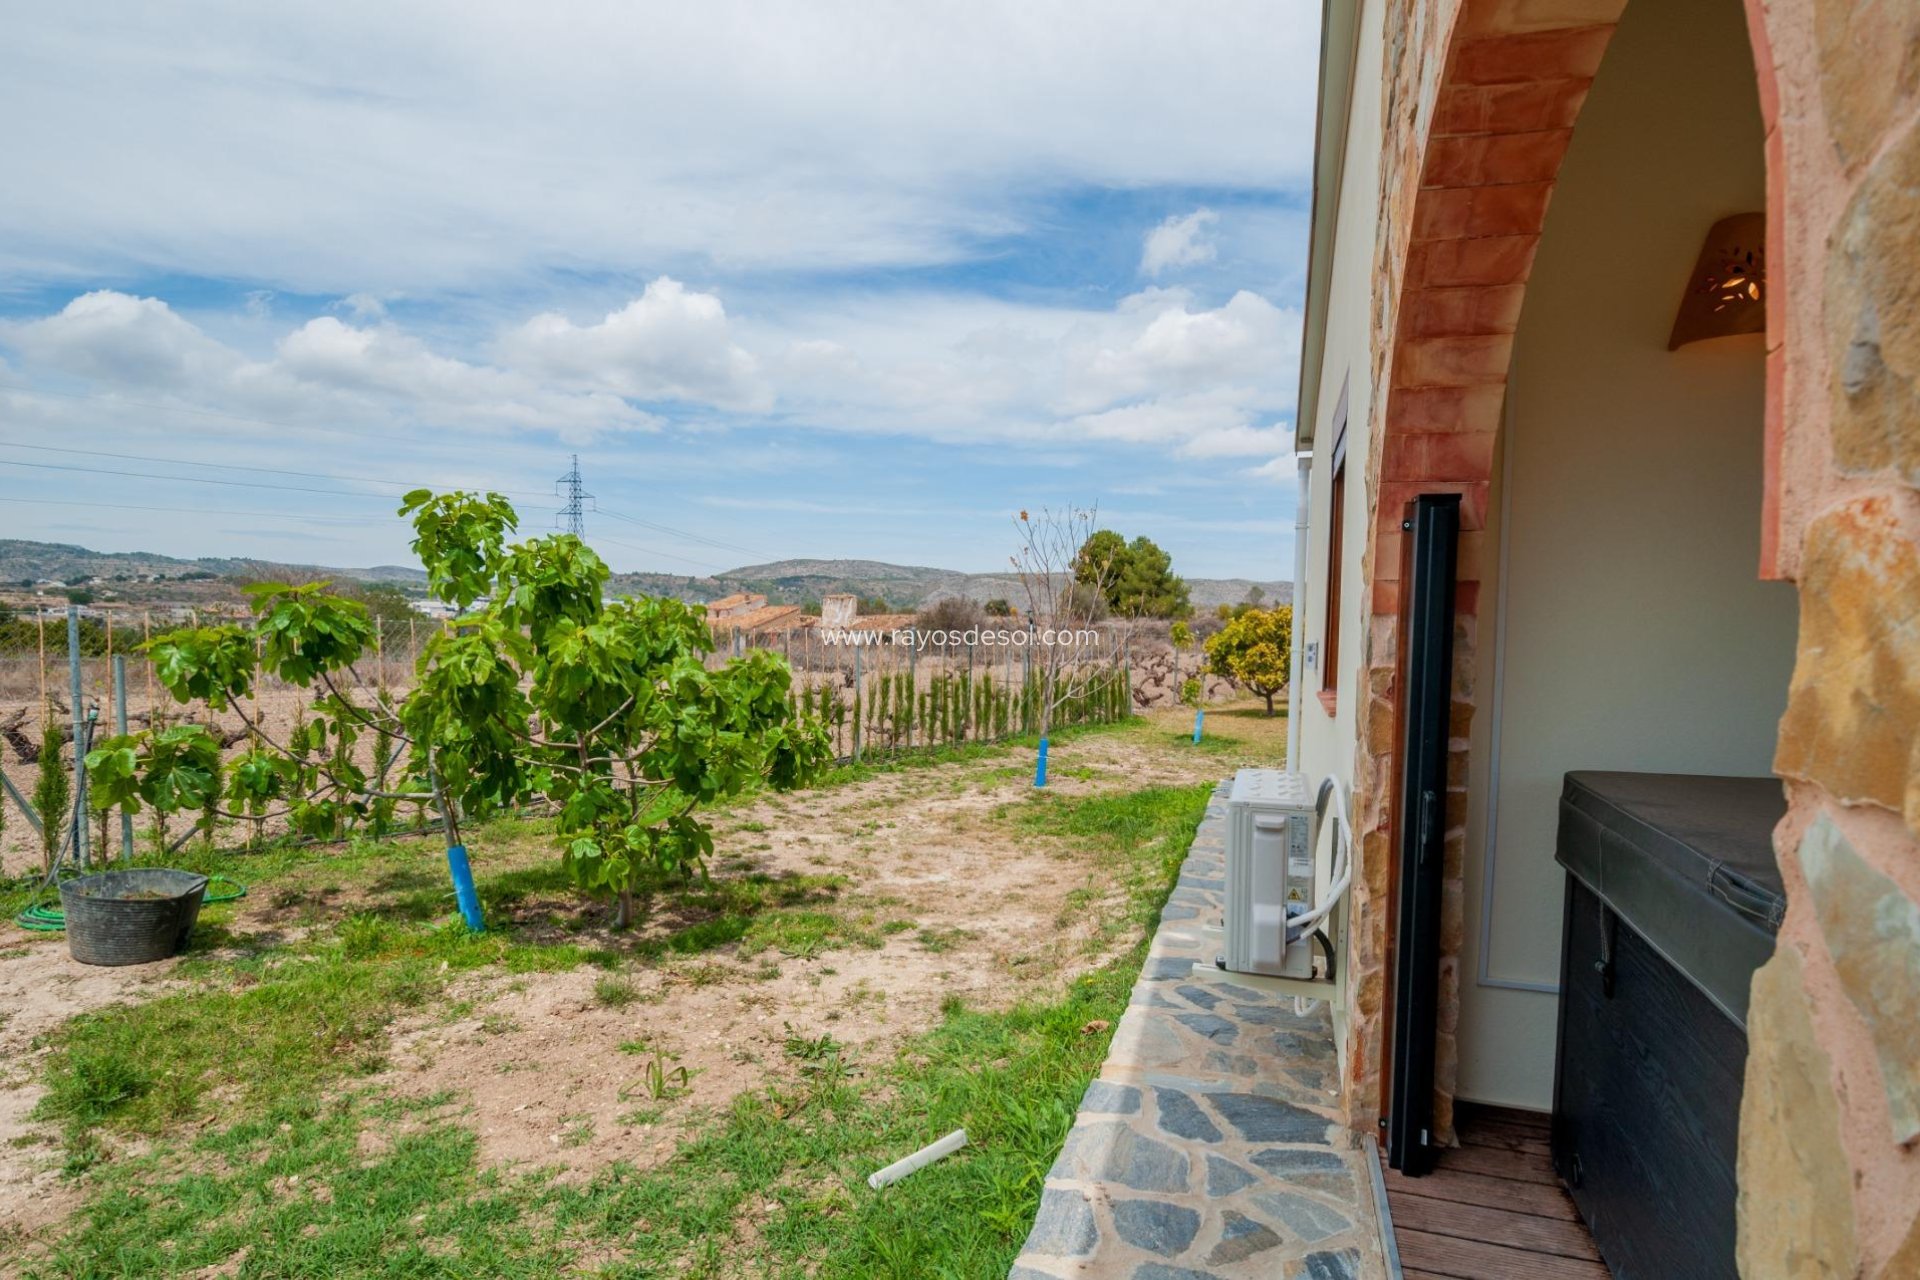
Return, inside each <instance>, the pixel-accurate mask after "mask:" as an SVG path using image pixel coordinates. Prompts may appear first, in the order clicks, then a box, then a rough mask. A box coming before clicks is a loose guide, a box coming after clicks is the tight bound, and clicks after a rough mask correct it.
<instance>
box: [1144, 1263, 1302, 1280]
mask: <svg viewBox="0 0 1920 1280" xmlns="http://www.w3.org/2000/svg"><path fill="white" fill-rule="evenodd" d="M1133 1280H1216V1277H1215V1276H1214V1275H1213V1274H1212V1273H1211V1272H1207V1271H1192V1270H1189V1269H1188V1268H1186V1267H1169V1266H1167V1265H1166V1264H1165V1263H1162V1262H1149V1263H1147V1264H1145V1265H1144V1266H1139V1267H1135V1268H1134V1269H1133ZM1315 1280H1318V1277H1316V1278H1315Z"/></svg>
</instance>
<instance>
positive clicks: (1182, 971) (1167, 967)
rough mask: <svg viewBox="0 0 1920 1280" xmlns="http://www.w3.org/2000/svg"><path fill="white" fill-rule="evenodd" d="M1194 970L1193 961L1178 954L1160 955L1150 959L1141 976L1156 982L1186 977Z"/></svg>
mask: <svg viewBox="0 0 1920 1280" xmlns="http://www.w3.org/2000/svg"><path fill="white" fill-rule="evenodd" d="M1192 972H1193V961H1192V960H1184V959H1180V958H1179V957H1176V956H1158V957H1155V958H1154V959H1151V960H1148V961H1147V964H1146V967H1145V968H1144V969H1143V970H1141V976H1142V977H1145V978H1147V979H1149V980H1151V981H1154V982H1161V981H1165V980H1167V979H1184V978H1186V977H1187V976H1188V975H1189V974H1191V973H1192Z"/></svg>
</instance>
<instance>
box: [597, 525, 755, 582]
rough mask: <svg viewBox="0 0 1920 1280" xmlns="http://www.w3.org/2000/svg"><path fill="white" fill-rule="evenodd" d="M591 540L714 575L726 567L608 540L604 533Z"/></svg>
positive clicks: (630, 543) (629, 543)
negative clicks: (661, 558) (693, 567)
mask: <svg viewBox="0 0 1920 1280" xmlns="http://www.w3.org/2000/svg"><path fill="white" fill-rule="evenodd" d="M593 540H594V541H595V542H611V543H612V544H613V545H614V546H616V547H625V548H626V549H627V550H629V551H640V552H644V553H645V554H647V555H650V556H664V557H665V558H667V559H668V560H678V561H680V562H682V563H683V564H690V565H693V566H695V567H696V568H700V569H710V570H712V571H714V572H715V573H725V572H726V567H725V566H724V565H717V564H708V563H707V562H706V561H704V560H695V559H692V558H690V557H688V556H677V555H674V554H673V553H672V552H671V551H661V550H659V549H658V548H657V547H643V546H641V545H640V544H639V543H637V542H624V541H622V540H621V539H619V538H609V537H608V536H607V535H606V534H604V533H600V534H595V535H594V538H593Z"/></svg>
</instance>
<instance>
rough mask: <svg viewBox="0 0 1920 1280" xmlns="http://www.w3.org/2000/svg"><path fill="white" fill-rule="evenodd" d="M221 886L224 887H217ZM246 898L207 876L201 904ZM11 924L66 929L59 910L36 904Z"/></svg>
mask: <svg viewBox="0 0 1920 1280" xmlns="http://www.w3.org/2000/svg"><path fill="white" fill-rule="evenodd" d="M222 885H224V886H226V887H225V888H220V887H218V886H222ZM246 896H247V886H245V885H243V884H241V883H240V882H239V881H238V880H230V879H228V878H227V877H226V876H209V877H207V894H206V897H204V898H202V899H201V901H202V902H203V903H208V902H232V901H234V900H235V899H237V898H244V897H246ZM13 922H14V923H15V924H17V925H19V926H20V927H21V928H22V929H26V930H28V931H29V932H32V933H57V932H59V931H60V930H62V929H65V928H66V927H67V917H66V914H65V913H64V912H62V911H61V910H60V908H58V907H46V906H41V905H40V904H39V903H37V902H36V903H33V904H32V905H30V906H28V907H27V909H26V910H24V911H22V912H21V913H20V914H19V915H17V916H15V917H14V918H13Z"/></svg>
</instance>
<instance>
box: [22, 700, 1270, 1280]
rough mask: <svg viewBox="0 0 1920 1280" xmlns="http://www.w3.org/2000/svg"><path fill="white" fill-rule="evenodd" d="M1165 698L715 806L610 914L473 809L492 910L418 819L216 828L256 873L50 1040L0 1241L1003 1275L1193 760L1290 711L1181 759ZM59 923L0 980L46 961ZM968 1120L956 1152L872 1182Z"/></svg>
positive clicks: (429, 1271)
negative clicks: (316, 830) (62, 1211)
mask: <svg viewBox="0 0 1920 1280" xmlns="http://www.w3.org/2000/svg"><path fill="white" fill-rule="evenodd" d="M1178 719H1179V713H1172V714H1171V715H1169V716H1162V717H1156V718H1152V719H1143V720H1141V721H1138V722H1135V723H1133V724H1130V725H1127V726H1123V727H1119V728H1115V729H1110V730H1107V731H1103V732H1096V733H1079V734H1075V735H1073V736H1071V737H1070V738H1067V739H1066V740H1065V741H1064V742H1062V741H1058V740H1057V743H1056V747H1055V755H1054V760H1055V762H1056V767H1057V770H1058V771H1057V772H1056V776H1055V785H1053V786H1051V787H1049V788H1048V790H1047V791H1045V792H1036V791H1035V790H1034V789H1033V788H1032V787H1031V786H1030V785H1028V784H1029V782H1030V772H1029V771H1030V769H1031V752H1030V751H1028V750H1024V749H1022V748H1020V747H1017V746H1016V747H1010V748H1006V747H1003V748H966V749H963V750H961V751H958V752H954V753H950V754H949V755H948V756H947V757H946V758H943V759H932V760H927V759H914V760H901V761H896V762H891V763H882V764H877V765H876V764H868V765H864V766H860V767H858V768H850V769H845V770H842V771H840V773H839V774H838V775H837V776H836V777H835V778H833V779H832V780H831V782H830V784H829V785H827V786H824V787H822V788H820V789H817V790H814V791H810V792H807V793H803V794H797V795H790V796H784V797H761V798H758V799H756V800H754V801H752V802H751V803H747V804H741V805H736V806H734V807H733V808H732V809H730V810H728V811H726V812H725V813H722V814H720V815H719V816H718V821H717V828H718V832H719V835H718V838H717V842H716V845H717V851H716V866H715V870H714V875H713V878H712V880H711V881H710V882H706V883H689V884H684V885H665V886H658V887H657V889H656V892H655V893H654V894H653V895H652V899H651V901H650V903H649V911H648V913H647V914H646V916H645V918H644V919H643V920H642V922H641V926H640V927H639V928H637V929H636V930H634V931H633V932H631V933H613V932H612V931H610V930H608V929H607V928H606V927H605V916H604V913H603V912H602V911H600V910H599V909H597V908H593V907H583V906H582V904H581V903H579V902H578V901H577V900H576V899H575V898H574V897H573V896H572V894H571V893H570V891H569V890H568V888H567V887H566V885H565V884H564V882H563V881H562V880H561V878H560V876H559V871H558V866H557V861H556V860H555V859H554V857H553V856H552V853H551V850H550V849H549V848H548V847H547V846H546V844H545V843H544V833H543V832H542V830H541V826H540V824H539V823H537V822H498V823H494V824H490V825H489V826H487V827H486V828H484V829H483V830H480V831H476V832H475V833H474V836H473V839H472V848H473V850H474V857H475V862H476V868H477V870H478V871H479V873H480V877H481V889H482V896H483V900H484V902H485V905H486V909H487V912H488V916H489V921H490V925H491V926H492V927H491V928H490V930H489V932H488V933H486V934H484V935H479V936H471V935H468V934H467V933H466V932H465V931H464V929H461V928H459V927H458V926H457V925H456V924H455V923H454V921H453V918H452V916H451V914H450V913H451V901H450V897H449V894H448V892H447V891H446V889H445V887H444V886H445V871H444V864H443V863H442V862H441V861H440V859H439V856H438V852H437V851H436V850H434V849H433V848H432V846H431V845H430V843H428V842H425V841H395V842H390V843H386V844H380V845H366V846H353V847H349V848H347V849H344V850H342V851H340V852H338V853H336V854H330V855H327V856H323V857H316V855H315V853H314V852H313V851H312V850H304V851H285V850H275V851H267V852H264V853H260V854H254V855H247V856H244V857H236V856H234V855H204V857H203V865H204V866H205V867H206V869H209V870H220V871H224V872H226V873H228V874H233V875H235V876H237V877H238V878H242V879H246V880H249V881H250V882H251V883H252V884H253V885H254V891H253V893H252V894H251V895H250V897H249V898H247V899H246V900H244V901H243V902H241V903H238V904H235V905H233V906H229V907H220V908H210V909H209V911H208V912H207V916H206V923H205V926H204V927H203V930H202V931H201V934H200V936H199V938H198V940H197V941H196V945H195V949H194V952H193V954H191V955H189V956H187V957H185V958H184V959H182V960H180V961H177V962H174V963H173V964H172V965H171V966H170V967H169V968H168V970H167V971H166V972H165V974H164V975H162V976H160V977H158V978H157V979H153V980H149V981H148V982H146V983H145V984H144V985H143V986H141V987H139V988H138V989H134V988H131V987H129V988H128V989H127V990H126V991H125V992H123V994H127V995H134V996H137V997H138V998H134V999H130V1000H128V1001H127V1002H124V1003H117V1004H110V1005H107V1006H106V1007H103V1008H97V1009H94V1010H93V1011H91V1012H84V1013H80V1014H79V1015H78V1016H76V1017H72V1018H71V1019H70V1020H67V1021H65V1022H64V1023H63V1024H60V1025H58V1026H57V1029H55V1030H52V1031H51V1032H50V1033H49V1034H46V1035H43V1036H42V1037H41V1038H40V1040H39V1047H38V1050H37V1053H36V1056H34V1057H33V1058H32V1059H31V1060H30V1062H31V1069H32V1071H33V1073H34V1081H33V1087H34V1088H36V1090H39V1091H40V1092H39V1097H38V1103H37V1114H36V1117H35V1122H34V1123H32V1124H30V1125H26V1126H23V1127H22V1128H21V1129H20V1130H19V1132H18V1133H16V1134H14V1135H13V1136H12V1137H10V1138H9V1139H8V1141H9V1142H10V1143H11V1144H12V1145H11V1146H10V1147H9V1148H8V1151H9V1155H8V1156H7V1157H6V1158H9V1159H12V1160H15V1161H19V1160H21V1159H35V1160H38V1161H39V1162H40V1163H41V1165H42V1166H58V1167H59V1168H60V1169H61V1170H63V1172H62V1173H61V1174H60V1175H59V1176H60V1178H61V1184H62V1186H63V1187H64V1188H65V1189H66V1193H67V1195H68V1196H69V1197H70V1198H71V1200H72V1203H71V1205H70V1206H68V1207H70V1209H71V1213H70V1215H69V1216H67V1217H66V1218H65V1219H64V1220H63V1221H49V1222H46V1223H44V1225H41V1226H40V1227H39V1229H33V1227H32V1226H31V1225H29V1226H26V1227H16V1228H15V1229H14V1234H13V1235H12V1236H11V1238H10V1237H8V1236H7V1235H6V1234H4V1232H5V1230H6V1229H5V1228H0V1260H5V1259H8V1258H9V1257H11V1261H10V1262H9V1263H8V1265H9V1266H11V1267H13V1268H14V1269H17V1270H19V1271H20V1272H21V1273H22V1274H25V1275H27V1276H35V1277H38V1276H45V1277H53V1276H76V1277H78V1276H84V1277H95V1276H99V1277H107V1276H128V1277H132V1276H141V1277H145V1276H188V1275H201V1274H216V1273H217V1274H223V1275H224V1274H231V1275H238V1276H262V1277H265V1276H274V1277H281V1276H301V1277H305V1276H312V1277H327V1276H406V1277H424V1276H449V1277H451V1276H478V1275H485V1276H503V1277H513V1276H550V1275H590V1276H609V1277H611V1276H620V1277H633V1276H668V1275H694V1276H759V1275H768V1276H803V1275H805V1276H849V1277H851V1276H862V1277H864V1276H902V1277H904V1276H966V1277H972V1276H983V1275H989V1274H1004V1272H1005V1269H1006V1267H1007V1266H1008V1264H1009V1263H1010V1262H1011V1260H1012V1257H1013V1255H1014V1253H1015V1252H1016V1251H1017V1249H1018V1246H1019V1243H1020V1240H1021V1238H1022V1237H1023V1236H1024V1234H1025V1231H1026V1227H1027V1224H1028V1222H1029V1221H1030V1219H1031V1216H1032V1213H1033V1210H1034V1207H1035V1205H1036V1204H1037V1202H1038V1197H1039V1189H1040V1183H1041V1179H1042V1177H1043V1175H1044V1173H1045V1170H1046V1168H1047V1166H1048V1165H1049V1164H1050V1163H1051V1161H1052V1159H1053V1158H1054V1155H1055V1154H1056V1152H1057V1150H1058V1148H1059V1144H1060V1142H1061V1141H1062V1140H1063V1139H1064V1136H1065V1133H1066V1130H1067V1128H1068V1126H1069V1125H1070V1123H1071V1118H1072V1114H1073V1108H1074V1105H1075V1104H1076V1103H1077V1101H1078V1098H1079V1096H1080V1093H1081V1092H1082V1091H1083V1089H1084V1087H1085V1084H1086V1082H1087V1080H1089V1079H1090V1078H1091V1077H1092V1075H1093V1074H1094V1072H1095V1071H1096V1070H1097V1069H1098V1066H1099V1063H1100V1061H1101V1060H1102V1058H1103V1057H1104V1055H1105V1052H1106V1044H1107V1039H1108V1034H1109V1029H1110V1027H1111V1025H1112V1024H1113V1023H1114V1022H1116V1021H1117V1020H1118V1017H1119V1014H1120V1012H1121V1011H1122V1009H1123V1008H1124V1005H1125V1001H1126V998H1127V993H1128V991H1129V989H1130V987H1131V985H1132V982H1133V979H1134V977H1135V975H1136V973H1137V971H1138V967H1139V964H1140V960H1141V957H1142V956H1143V954H1144V950H1145V945H1146V940H1147V933H1148V929H1149V928H1150V925H1151V922H1152V920H1153V919H1154V918H1155V916H1156V915H1157V912H1158V909H1159V907H1160V905H1161V903H1162V902H1163V901H1164V899H1165V896H1166V893H1167V892H1168V890H1169V888H1170V886H1171V883H1172V878H1173V876H1174V874H1175V872H1176V870H1177V867H1178V864H1179V861H1180V859H1181V857H1182V856H1183V855H1184V853H1185V850H1186V847H1187V844H1188V843H1189V841H1190V839H1191V835H1192V832H1193V829H1194V826H1195V824H1196V823H1197V821H1198V818H1199V815H1200V812H1201V810H1202V809H1203V808H1204V805H1205V800H1206V796H1207V794H1208V792H1209V791H1210V789H1211V785H1212V781H1213V780H1214V779H1217V778H1218V777H1219V776H1222V775H1223V774H1224V773H1225V772H1227V771H1229V770H1230V769H1231V768H1232V767H1233V766H1234V765H1236V764H1238V763H1243V762H1269V761H1272V760H1274V759H1276V757H1277V753H1278V751H1279V749H1280V745H1279V744H1280V743H1281V741H1282V739H1283V736H1284V720H1277V721H1267V720H1264V718H1250V719H1248V720H1246V721H1245V722H1244V723H1242V722H1239V721H1236V720H1235V719H1234V718H1233V717H1232V716H1230V715H1228V716H1222V715H1221V714H1220V713H1219V712H1217V711H1210V713H1209V715H1208V727H1209V732H1210V734H1216V736H1215V737H1213V738H1210V740H1209V743H1207V744H1203V745H1202V746H1201V747H1200V748H1199V749H1197V750H1196V749H1195V748H1194V746H1193V744H1192V743H1191V742H1190V741H1188V739H1187V735H1185V734H1182V733H1180V732H1178V731H1177V730H1178V724H1177V722H1178ZM54 945H55V944H53V943H50V942H48V941H46V940H41V941H40V942H39V943H37V944H36V945H35V946H34V947H31V948H25V949H24V950H28V951H31V952H32V954H29V955H24V956H22V957H19V958H17V959H0V971H4V968H5V967H6V966H8V965H21V966H27V965H33V964H38V965H40V966H41V967H42V968H48V967H49V966H51V967H53V968H57V967H58V966H57V965H55V964H54V959H57V958H58V953H57V951H50V948H52V947H53V946H54ZM49 955H51V956H52V957H53V959H48V958H47V957H48V956H49ZM156 968H158V967H157V966H156ZM56 976H57V975H56ZM4 980H5V975H4V972H0V982H3V981H4ZM88 980H89V981H91V980H92V975H88ZM8 1032H9V1028H8V1027H5V1026H0V1039H4V1038H5V1037H6V1036H7V1035H8ZM16 1047H19V1046H16ZM10 1083H12V1084H14V1085H15V1086H16V1088H18V1087H23V1083H24V1082H22V1081H21V1080H18V1079H16V1080H14V1081H11V1082H10ZM959 1127H965V1128H966V1129H967V1130H968V1132H969V1135H970V1137H971V1139H972V1142H971V1145H970V1146H969V1147H968V1148H967V1149H966V1150H965V1151H964V1152H962V1153H961V1154H959V1155H957V1156H955V1157H952V1158H950V1159H948V1160H946V1161H944V1162H942V1163H941V1164H939V1165H936V1166H934V1167H932V1168H930V1169H928V1170H926V1171H923V1172H922V1173H919V1174H916V1175H915V1176H914V1177H913V1178H911V1179H909V1180H908V1181H906V1182H905V1183H902V1184H900V1185H899V1186H896V1187H893V1188H890V1189H888V1190H887V1191H885V1192H882V1193H874V1192H872V1191H869V1190H868V1189H867V1187H866V1185H865V1182H864V1177H865V1175H866V1174H867V1173H869V1172H871V1171H872V1170H873V1169H874V1168H877V1167H878V1166H880V1165H882V1164H885V1163H888V1162H890V1161H891V1160H893V1159H896V1158H898V1157H899V1156H900V1155H902V1154H905V1153H906V1152H908V1151H911V1150H913V1149H915V1148H917V1147H919V1146H920V1145H922V1144H923V1143H925V1142H927V1141H930V1140H932V1139H933V1138H935V1137H937V1136H939V1135H940V1134H941V1133H945V1132H947V1131H949V1130H951V1129H954V1128H959ZM41 1176H43V1177H44V1176H48V1175H45V1174H43V1175H41ZM17 1188H21V1184H18V1183H15V1184H11V1185H10V1184H8V1183H6V1182H3V1181H0V1198H4V1197H6V1196H8V1195H9V1194H10V1193H11V1192H12V1191H14V1190H15V1189H17ZM10 1250H11V1254H10V1253H9V1251H10ZM216 1269H217V1270H216Z"/></svg>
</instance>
